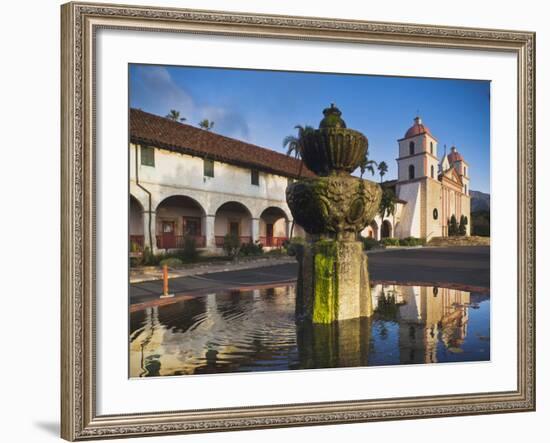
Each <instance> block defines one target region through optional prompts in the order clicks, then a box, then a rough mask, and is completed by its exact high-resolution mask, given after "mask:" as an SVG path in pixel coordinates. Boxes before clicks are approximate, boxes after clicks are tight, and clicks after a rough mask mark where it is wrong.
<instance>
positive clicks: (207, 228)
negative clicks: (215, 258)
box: [204, 215, 216, 249]
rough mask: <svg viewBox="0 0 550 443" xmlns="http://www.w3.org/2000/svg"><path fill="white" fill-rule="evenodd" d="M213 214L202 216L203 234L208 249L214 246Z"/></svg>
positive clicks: (214, 217)
mask: <svg viewBox="0 0 550 443" xmlns="http://www.w3.org/2000/svg"><path fill="white" fill-rule="evenodd" d="M215 220H216V216H215V215H206V216H205V217H204V236H205V238H206V247H207V248H208V249H215V248H216V234H215V232H214V222H215Z"/></svg>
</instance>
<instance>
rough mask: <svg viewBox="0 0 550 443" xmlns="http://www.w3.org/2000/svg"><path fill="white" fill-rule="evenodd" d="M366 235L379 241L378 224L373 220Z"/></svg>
mask: <svg viewBox="0 0 550 443" xmlns="http://www.w3.org/2000/svg"><path fill="white" fill-rule="evenodd" d="M365 234H366V236H367V237H369V238H373V239H375V240H378V223H376V222H375V221H374V220H373V221H372V222H371V223H370V225H368V226H367V229H366V232H365Z"/></svg>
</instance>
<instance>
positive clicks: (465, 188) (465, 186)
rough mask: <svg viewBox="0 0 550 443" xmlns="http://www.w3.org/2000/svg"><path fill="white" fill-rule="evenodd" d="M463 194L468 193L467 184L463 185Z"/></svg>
mask: <svg viewBox="0 0 550 443" xmlns="http://www.w3.org/2000/svg"><path fill="white" fill-rule="evenodd" d="M464 194H468V185H464Z"/></svg>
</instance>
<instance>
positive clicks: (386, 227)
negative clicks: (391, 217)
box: [380, 220, 392, 238]
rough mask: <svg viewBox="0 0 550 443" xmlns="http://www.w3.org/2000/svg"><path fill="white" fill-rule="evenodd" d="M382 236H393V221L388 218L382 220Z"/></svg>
mask: <svg viewBox="0 0 550 443" xmlns="http://www.w3.org/2000/svg"><path fill="white" fill-rule="evenodd" d="M380 235H381V237H382V238H389V237H391V236H392V229H391V223H390V222H389V221H388V220H384V221H383V222H382V229H381V230H380Z"/></svg>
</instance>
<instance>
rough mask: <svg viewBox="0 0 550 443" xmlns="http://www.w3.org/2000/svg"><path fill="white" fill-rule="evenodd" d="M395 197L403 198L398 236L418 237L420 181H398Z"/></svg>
mask: <svg viewBox="0 0 550 443" xmlns="http://www.w3.org/2000/svg"><path fill="white" fill-rule="evenodd" d="M396 190H397V198H399V199H400V200H405V201H406V202H407V204H406V205H404V206H403V210H402V213H401V217H400V220H399V231H400V232H399V233H398V235H399V237H401V238H403V237H420V236H421V235H420V197H421V196H420V182H419V181H415V182H409V183H398V184H397V187H396Z"/></svg>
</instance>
